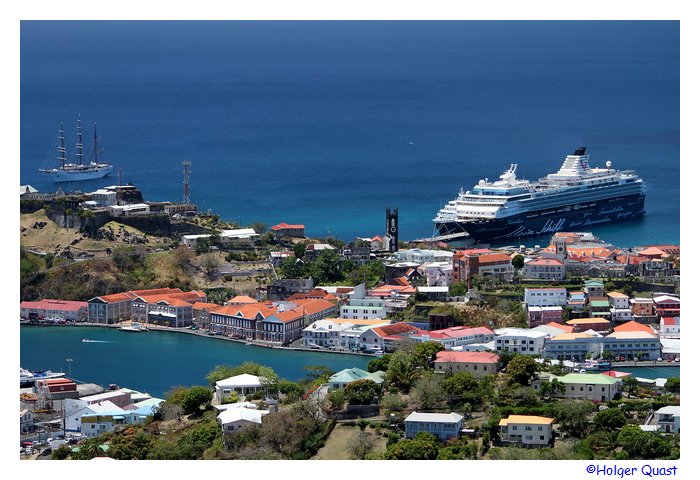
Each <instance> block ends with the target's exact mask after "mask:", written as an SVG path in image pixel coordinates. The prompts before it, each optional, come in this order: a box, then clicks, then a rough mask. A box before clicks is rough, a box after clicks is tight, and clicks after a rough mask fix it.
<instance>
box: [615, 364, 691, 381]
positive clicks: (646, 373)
mask: <svg viewBox="0 0 700 480" xmlns="http://www.w3.org/2000/svg"><path fill="white" fill-rule="evenodd" d="M615 370H620V371H621V372H629V373H631V374H632V375H634V376H635V377H642V378H651V379H654V378H680V376H681V367H676V366H668V367H620V368H616V369H615Z"/></svg>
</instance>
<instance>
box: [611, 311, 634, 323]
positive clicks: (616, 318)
mask: <svg viewBox="0 0 700 480" xmlns="http://www.w3.org/2000/svg"><path fill="white" fill-rule="evenodd" d="M630 320H632V310H630V309H629V308H615V307H612V308H611V309H610V321H611V322H612V323H613V324H615V323H622V322H628V321H630Z"/></svg>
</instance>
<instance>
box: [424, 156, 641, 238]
mask: <svg viewBox="0 0 700 480" xmlns="http://www.w3.org/2000/svg"><path fill="white" fill-rule="evenodd" d="M517 167H518V165H517V164H511V166H510V168H509V169H508V170H507V171H506V172H504V173H503V174H502V175H501V176H500V180H497V181H494V182H489V181H488V179H485V180H479V182H478V183H477V185H475V186H474V188H473V189H472V190H471V191H467V192H464V191H462V190H460V192H459V194H458V196H457V198H456V199H454V200H451V201H450V202H448V203H447V205H445V206H444V207H443V208H442V209H440V211H438V213H437V215H436V216H435V218H434V219H433V223H434V226H435V230H434V233H433V235H434V236H443V235H445V236H452V237H457V236H459V235H462V236H465V234H468V236H469V237H471V238H473V239H474V240H475V241H477V242H478V243H490V242H493V241H499V240H506V239H515V238H522V237H529V236H537V235H549V234H553V233H555V232H559V231H562V230H577V229H584V228H589V227H591V226H595V225H600V224H606V223H612V222H617V221H620V220H627V219H631V218H635V217H639V216H642V215H644V213H645V212H644V200H645V197H646V186H645V185H644V181H643V180H642V179H641V178H639V176H638V175H637V174H636V173H635V172H634V171H633V170H614V169H612V168H611V167H612V163H611V162H609V161H608V162H606V168H591V167H590V165H589V155H588V154H587V153H586V147H580V148H578V149H576V151H575V152H574V153H573V154H571V155H567V156H566V158H565V159H564V163H563V164H562V166H561V168H560V169H559V171H558V172H557V173H551V174H549V175H547V176H546V177H545V178H541V179H539V180H538V181H536V182H530V181H529V180H524V179H518V178H516V174H515V171H516V169H517Z"/></svg>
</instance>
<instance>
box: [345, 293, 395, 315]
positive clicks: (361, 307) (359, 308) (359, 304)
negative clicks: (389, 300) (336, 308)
mask: <svg viewBox="0 0 700 480" xmlns="http://www.w3.org/2000/svg"><path fill="white" fill-rule="evenodd" d="M386 315H387V311H386V308H385V306H384V300H383V299H382V298H376V297H375V298H371V297H367V298H350V299H349V300H348V303H347V304H346V305H342V306H341V307H340V315H339V316H340V318H352V319H365V320H369V319H372V318H386Z"/></svg>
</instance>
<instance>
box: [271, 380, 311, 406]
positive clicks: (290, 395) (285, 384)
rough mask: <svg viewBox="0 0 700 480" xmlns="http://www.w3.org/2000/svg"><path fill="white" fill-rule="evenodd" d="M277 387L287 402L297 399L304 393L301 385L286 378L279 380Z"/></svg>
mask: <svg viewBox="0 0 700 480" xmlns="http://www.w3.org/2000/svg"><path fill="white" fill-rule="evenodd" d="M277 388H278V390H279V392H280V393H282V394H284V395H285V396H286V399H287V401H288V402H293V401H296V400H299V399H300V398H301V396H302V395H303V394H304V389H303V388H302V386H301V385H299V384H298V383H295V382H290V381H287V380H283V381H280V382H279V384H278V385H277Z"/></svg>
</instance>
